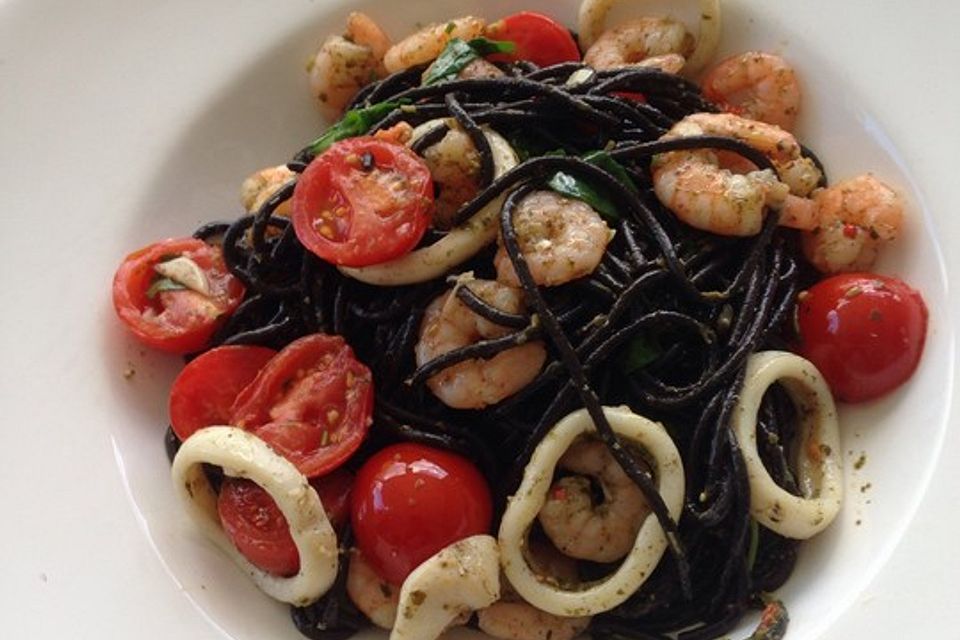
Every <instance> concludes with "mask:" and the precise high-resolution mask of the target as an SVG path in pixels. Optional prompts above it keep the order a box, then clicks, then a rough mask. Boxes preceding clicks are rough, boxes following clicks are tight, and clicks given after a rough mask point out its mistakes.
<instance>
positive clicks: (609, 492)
mask: <svg viewBox="0 0 960 640" xmlns="http://www.w3.org/2000/svg"><path fill="white" fill-rule="evenodd" d="M557 466H558V467H560V468H561V469H566V470H567V471H571V472H573V473H574V474H578V475H571V476H565V477H562V478H560V479H559V480H557V481H556V482H554V483H553V485H552V486H551V487H550V491H549V493H548V495H547V501H546V502H545V503H544V505H543V508H542V509H540V513H539V515H538V516H537V517H538V519H539V520H540V524H541V526H542V527H543V530H544V532H545V533H546V534H547V537H549V538H550V540H551V541H552V542H553V544H555V545H556V546H557V548H558V549H560V551H562V552H563V553H565V554H566V555H568V556H571V557H574V558H579V559H581V560H593V561H594V562H613V561H614V560H619V559H620V558H622V557H623V556H625V555H627V553H629V552H630V550H631V549H632V548H633V545H634V543H635V542H636V540H637V533H638V532H639V531H640V527H641V525H642V524H643V521H644V519H645V518H646V517H647V515H648V514H649V513H650V508H649V506H648V505H647V501H646V499H644V497H643V493H641V491H640V489H639V488H638V487H637V485H636V484H634V482H633V481H632V480H631V479H630V478H629V476H627V474H626V472H625V471H624V470H623V468H621V467H620V465H619V464H618V463H617V461H616V460H615V459H614V457H613V454H611V453H610V451H609V449H607V446H606V445H605V444H603V443H602V442H601V441H599V440H595V439H589V440H579V441H577V442H575V443H574V444H573V445H572V446H571V447H570V448H569V449H567V451H566V452H565V453H564V454H563V456H562V457H561V458H560V461H559V462H558V463H557ZM587 476H589V477H587ZM590 478H593V479H594V480H596V482H597V483H598V484H599V485H600V488H601V489H602V491H603V497H604V500H603V502H601V503H600V504H594V500H593V491H592V483H591V480H590Z"/></svg>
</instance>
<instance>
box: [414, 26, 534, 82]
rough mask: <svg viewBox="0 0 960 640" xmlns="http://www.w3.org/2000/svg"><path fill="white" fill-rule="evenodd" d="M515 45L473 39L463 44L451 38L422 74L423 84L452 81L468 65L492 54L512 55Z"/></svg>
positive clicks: (462, 41) (457, 39) (458, 39)
mask: <svg viewBox="0 0 960 640" xmlns="http://www.w3.org/2000/svg"><path fill="white" fill-rule="evenodd" d="M515 50H516V45H515V44H514V43H512V42H505V41H500V40H490V39H488V38H474V39H473V40H470V41H469V42H465V41H464V40H461V39H460V38H451V39H450V41H449V42H447V46H446V47H444V48H443V51H441V52H440V55H439V56H437V59H436V60H434V61H433V64H431V65H430V67H429V68H428V69H427V70H426V71H425V72H424V74H423V84H424V85H431V84H437V83H438V82H446V81H448V80H453V79H454V78H456V77H457V74H458V73H460V72H461V71H463V68H464V67H466V66H467V65H468V64H470V63H471V62H473V61H474V60H476V59H477V58H482V57H483V56H487V55H490V54H492V53H513V52H514V51H515Z"/></svg>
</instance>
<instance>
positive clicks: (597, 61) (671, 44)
mask: <svg viewBox="0 0 960 640" xmlns="http://www.w3.org/2000/svg"><path fill="white" fill-rule="evenodd" d="M693 47H694V40H693V36H692V35H690V33H689V32H688V31H687V29H686V27H684V26H683V24H682V23H680V22H677V21H676V20H673V19H671V18H653V17H645V18H637V19H635V20H630V21H629V22H626V23H624V24H622V25H620V26H619V27H615V28H613V29H609V30H607V31H605V32H603V34H601V36H600V37H599V38H598V39H597V41H596V42H595V43H593V45H592V46H591V47H590V48H589V49H587V52H586V54H584V56H583V61H584V63H585V64H587V65H589V66H591V67H593V68H594V69H600V70H604V69H619V68H623V67H628V66H632V65H636V64H638V63H641V64H642V62H643V61H644V60H647V59H649V58H653V57H659V56H666V55H674V56H676V55H679V56H682V58H683V59H686V57H687V56H689V55H690V53H691V52H692V51H693ZM681 66H682V65H681ZM678 71H679V69H678Z"/></svg>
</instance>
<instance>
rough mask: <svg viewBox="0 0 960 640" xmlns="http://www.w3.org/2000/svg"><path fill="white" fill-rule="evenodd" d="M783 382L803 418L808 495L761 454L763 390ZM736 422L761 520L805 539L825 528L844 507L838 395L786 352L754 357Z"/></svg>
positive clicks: (801, 480)
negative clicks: (776, 474)
mask: <svg viewBox="0 0 960 640" xmlns="http://www.w3.org/2000/svg"><path fill="white" fill-rule="evenodd" d="M774 382H780V383H781V384H782V385H783V387H784V389H785V390H786V391H787V394H788V395H789V396H790V399H791V400H792V401H793V403H794V405H796V407H797V414H798V415H799V419H800V433H799V437H800V443H799V446H798V451H799V452H800V455H799V457H798V462H797V481H798V484H799V486H800V489H801V491H802V492H803V497H800V496H795V495H793V494H791V493H788V492H787V491H785V490H784V489H782V488H780V487H779V486H778V485H777V483H776V482H774V480H773V478H771V477H770V474H769V473H768V472H767V470H766V468H765V467H764V466H763V461H762V460H761V459H760V455H759V453H757V412H758V411H759V410H760V401H761V399H762V398H763V394H764V393H765V392H766V391H767V389H768V388H769V387H770V385H772V384H773V383H774ZM732 422H733V424H732V426H733V430H734V433H735V434H736V436H737V441H738V442H739V444H740V449H741V450H742V451H743V458H744V461H745V462H746V465H747V474H748V476H749V479H750V512H751V513H752V514H753V517H754V518H756V519H757V521H758V522H760V523H761V524H762V525H764V526H765V527H767V528H768V529H771V530H772V531H775V532H776V533H779V534H780V535H782V536H786V537H788V538H794V539H797V540H804V539H806V538H810V537H812V536H813V535H815V534H817V533H819V532H821V531H823V530H824V529H825V528H826V527H827V525H829V524H830V523H831V522H833V519H834V518H836V516H837V513H839V511H840V502H841V500H842V498H843V461H842V459H841V455H842V454H841V450H840V432H839V428H838V424H837V410H836V407H835V406H834V404H833V396H832V395H831V393H830V388H829V387H828V386H827V383H826V381H825V380H824V379H823V376H822V375H821V374H820V372H819V371H818V370H817V368H816V367H815V366H813V364H812V363H810V362H809V361H807V360H804V359H803V358H801V357H800V356H798V355H794V354H792V353H788V352H786V351H765V352H762V353H757V354H754V355H752V356H750V359H749V360H748V361H747V371H746V378H745V380H744V383H743V391H742V392H741V394H740V401H739V402H738V403H737V405H736V407H735V408H734V413H733V418H732Z"/></svg>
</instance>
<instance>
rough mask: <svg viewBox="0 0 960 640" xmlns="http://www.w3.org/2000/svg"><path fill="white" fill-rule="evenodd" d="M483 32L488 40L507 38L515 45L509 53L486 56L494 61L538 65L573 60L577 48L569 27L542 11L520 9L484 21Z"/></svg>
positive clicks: (577, 50) (578, 57) (578, 50)
mask: <svg viewBox="0 0 960 640" xmlns="http://www.w3.org/2000/svg"><path fill="white" fill-rule="evenodd" d="M484 35H486V36H487V37H488V38H490V39H492V40H508V41H510V42H513V43H514V44H515V45H516V50H515V51H514V52H513V53H510V54H503V53H501V54H496V55H491V56H488V58H489V59H490V60H493V61H495V62H513V61H515V60H529V61H531V62H533V63H534V64H537V65H539V66H541V67H548V66H550V65H552V64H559V63H561V62H576V61H577V60H579V59H580V48H579V47H577V43H576V41H574V39H573V36H572V35H571V34H570V31H569V30H568V29H567V28H566V27H564V26H563V25H562V24H560V23H559V22H557V21H556V20H554V19H553V18H550V17H549V16H545V15H543V14H542V13H534V12H532V11H521V12H520V13H515V14H513V15H510V16H507V17H506V18H502V19H500V20H497V21H496V22H493V23H491V24H489V25H487V28H486V30H485V31H484Z"/></svg>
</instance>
